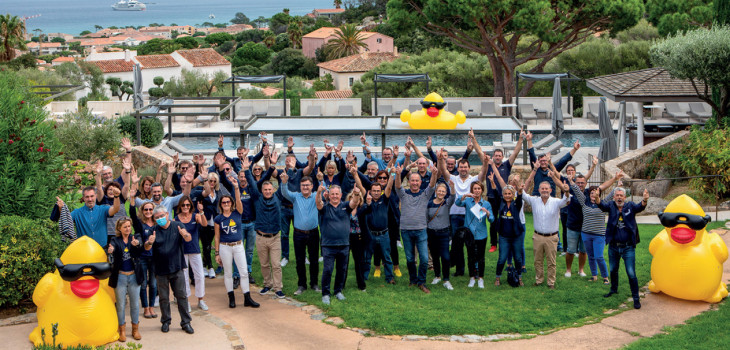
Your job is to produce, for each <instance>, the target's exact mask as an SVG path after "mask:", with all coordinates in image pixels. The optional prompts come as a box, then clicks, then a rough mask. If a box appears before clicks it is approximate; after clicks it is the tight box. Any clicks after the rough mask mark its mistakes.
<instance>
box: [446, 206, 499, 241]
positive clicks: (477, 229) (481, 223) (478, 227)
mask: <svg viewBox="0 0 730 350" xmlns="http://www.w3.org/2000/svg"><path fill="white" fill-rule="evenodd" d="M454 204H456V205H458V206H460V207H466V217H465V218H464V224H465V225H466V227H468V228H469V230H471V233H472V234H473V235H474V239H476V240H480V239H487V233H488V232H487V223H486V220H484V219H486V217H483V218H482V219H481V220H480V219H479V218H477V217H476V216H475V215H474V213H472V212H471V207H473V206H474V205H476V203H475V202H474V198H471V197H468V198H466V199H465V200H464V201H463V202H462V201H461V197H459V198H457V199H456V203H454ZM479 205H481V206H482V208H486V209H487V210H488V211H489V222H490V223H491V222H493V221H494V212H493V211H492V205H491V204H489V202H487V201H486V200H484V199H480V200H479Z"/></svg>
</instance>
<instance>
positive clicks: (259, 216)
mask: <svg viewBox="0 0 730 350" xmlns="http://www.w3.org/2000/svg"><path fill="white" fill-rule="evenodd" d="M245 174H246V180H247V181H248V183H250V184H252V183H256V180H254V178H253V175H252V174H251V170H248V169H247V170H245ZM248 187H249V188H250V189H251V199H253V202H254V208H255V213H256V225H255V228H256V230H257V231H261V232H263V233H268V234H278V233H279V231H281V201H279V198H277V197H276V196H271V198H269V199H266V198H264V195H263V194H262V193H261V192H260V191H259V190H258V188H256V186H248Z"/></svg>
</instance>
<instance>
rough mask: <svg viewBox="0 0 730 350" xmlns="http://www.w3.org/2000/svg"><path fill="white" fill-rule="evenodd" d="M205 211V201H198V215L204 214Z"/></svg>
mask: <svg viewBox="0 0 730 350" xmlns="http://www.w3.org/2000/svg"><path fill="white" fill-rule="evenodd" d="M203 211H205V208H204V207H203V201H202V200H199V201H198V213H202V212H203Z"/></svg>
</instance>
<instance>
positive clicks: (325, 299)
mask: <svg viewBox="0 0 730 350" xmlns="http://www.w3.org/2000/svg"><path fill="white" fill-rule="evenodd" d="M322 304H325V305H329V304H330V296H329V295H325V296H323V297H322Z"/></svg>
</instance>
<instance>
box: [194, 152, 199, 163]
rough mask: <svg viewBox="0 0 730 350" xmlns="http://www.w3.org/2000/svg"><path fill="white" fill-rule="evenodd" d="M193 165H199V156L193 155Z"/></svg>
mask: <svg viewBox="0 0 730 350" xmlns="http://www.w3.org/2000/svg"><path fill="white" fill-rule="evenodd" d="M193 164H198V155H197V154H193Z"/></svg>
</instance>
